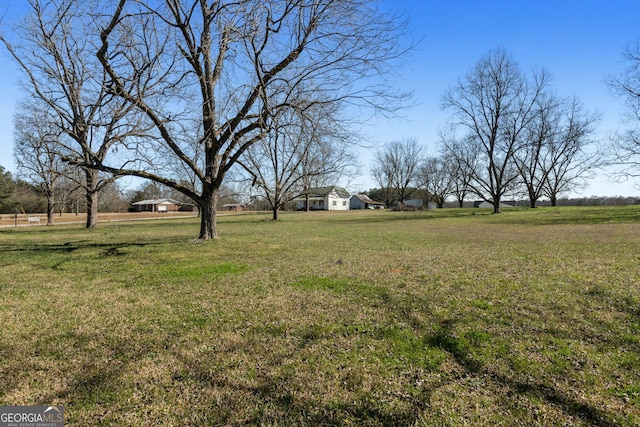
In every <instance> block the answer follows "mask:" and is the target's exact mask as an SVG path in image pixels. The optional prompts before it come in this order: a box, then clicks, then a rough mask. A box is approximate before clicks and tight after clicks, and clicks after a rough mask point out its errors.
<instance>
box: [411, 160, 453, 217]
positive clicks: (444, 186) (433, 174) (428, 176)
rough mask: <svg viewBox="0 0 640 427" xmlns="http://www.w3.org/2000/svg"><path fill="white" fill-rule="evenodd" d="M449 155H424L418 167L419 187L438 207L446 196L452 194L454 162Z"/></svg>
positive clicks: (442, 204) (442, 203) (441, 205)
mask: <svg viewBox="0 0 640 427" xmlns="http://www.w3.org/2000/svg"><path fill="white" fill-rule="evenodd" d="M452 160H453V159H452V158H451V157H436V156H430V157H426V158H425V159H424V160H423V161H422V164H421V165H420V166H419V168H418V183H419V185H418V186H419V187H420V188H422V189H423V190H424V191H425V194H426V195H427V197H428V200H427V202H428V201H433V202H435V203H436V204H437V205H438V207H439V208H442V207H443V206H444V202H445V200H446V199H447V196H449V195H450V194H452V189H453V185H454V181H455V174H454V171H455V166H456V165H455V162H453V161H452Z"/></svg>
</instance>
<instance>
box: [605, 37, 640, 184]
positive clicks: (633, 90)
mask: <svg viewBox="0 0 640 427" xmlns="http://www.w3.org/2000/svg"><path fill="white" fill-rule="evenodd" d="M623 56H624V60H625V62H626V67H625V69H624V70H623V71H622V72H621V73H620V75H618V76H616V77H611V78H609V81H608V83H609V86H610V87H611V89H612V90H613V91H614V92H615V93H616V94H617V95H618V96H620V97H621V98H622V99H623V100H624V102H625V104H626V108H627V111H626V117H625V119H626V121H627V123H628V124H629V128H628V129H627V130H626V131H624V132H623V133H618V134H616V135H615V136H614V137H613V138H612V141H611V142H612V145H613V159H612V162H613V163H614V164H617V165H619V166H621V167H622V169H621V170H620V171H619V172H618V173H617V174H616V175H615V176H616V178H617V179H619V180H624V179H628V178H634V177H639V176H640V40H636V41H635V42H633V43H631V44H629V45H628V46H627V47H626V49H625V50H624V53H623Z"/></svg>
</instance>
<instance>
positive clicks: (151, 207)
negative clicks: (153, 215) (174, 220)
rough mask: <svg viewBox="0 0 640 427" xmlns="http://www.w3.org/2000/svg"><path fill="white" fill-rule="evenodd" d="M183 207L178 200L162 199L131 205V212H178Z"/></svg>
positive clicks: (142, 201)
mask: <svg viewBox="0 0 640 427" xmlns="http://www.w3.org/2000/svg"><path fill="white" fill-rule="evenodd" d="M181 207H182V203H180V202H178V201H177V200H173V199H169V198H162V199H149V200H140V201H139V202H135V203H131V207H130V208H129V211H130V212H176V211H179V210H180V208H181Z"/></svg>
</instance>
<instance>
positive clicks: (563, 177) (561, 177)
mask: <svg viewBox="0 0 640 427" xmlns="http://www.w3.org/2000/svg"><path fill="white" fill-rule="evenodd" d="M560 109H561V110H560V117H559V119H558V121H557V122H556V123H555V126H556V132H554V133H553V134H554V137H553V138H552V139H550V140H549V141H548V144H547V147H546V148H545V151H546V153H545V156H544V157H543V158H542V162H541V164H542V166H543V170H544V171H546V172H545V173H546V180H545V181H544V183H543V191H544V194H545V195H546V196H547V197H549V200H550V201H551V205H552V206H556V204H557V201H558V196H559V195H560V194H562V193H567V192H569V191H571V190H574V189H576V188H582V187H584V186H585V185H586V182H587V180H588V179H592V178H593V177H594V175H595V171H596V170H597V169H598V168H599V167H600V166H601V165H602V158H603V153H602V152H601V151H600V150H599V149H598V147H596V146H595V145H596V144H595V142H596V141H595V140H594V139H593V137H592V136H593V134H594V131H595V128H594V126H595V124H596V123H597V122H598V121H599V120H600V115H599V114H597V113H591V112H588V111H586V110H584V109H583V106H582V104H581V103H580V102H579V101H578V99H577V98H575V97H574V98H570V99H567V100H564V102H563V103H562V104H561V105H560Z"/></svg>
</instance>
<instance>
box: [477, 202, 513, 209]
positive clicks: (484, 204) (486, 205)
mask: <svg viewBox="0 0 640 427" xmlns="http://www.w3.org/2000/svg"><path fill="white" fill-rule="evenodd" d="M473 207H474V208H481V209H482V208H493V203H491V202H487V201H486V200H476V201H475V202H473ZM515 207H516V202H515V201H505V202H500V208H501V209H502V208H515Z"/></svg>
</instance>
